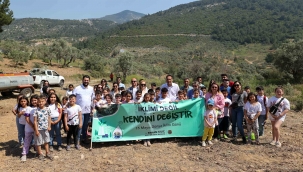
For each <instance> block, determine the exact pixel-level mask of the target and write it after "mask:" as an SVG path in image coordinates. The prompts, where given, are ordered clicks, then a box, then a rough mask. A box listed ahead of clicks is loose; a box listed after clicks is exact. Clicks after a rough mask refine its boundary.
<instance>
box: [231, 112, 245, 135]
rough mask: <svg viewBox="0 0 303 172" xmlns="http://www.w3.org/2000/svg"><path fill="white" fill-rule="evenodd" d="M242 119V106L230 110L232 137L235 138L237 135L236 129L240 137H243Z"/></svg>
mask: <svg viewBox="0 0 303 172" xmlns="http://www.w3.org/2000/svg"><path fill="white" fill-rule="evenodd" d="M243 117H244V110H243V106H239V107H237V108H235V109H232V110H231V119H232V131H233V136H234V137H237V133H238V131H237V129H238V130H239V131H240V134H241V136H242V137H245V135H244V130H243Z"/></svg>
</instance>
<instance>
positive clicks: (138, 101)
mask: <svg viewBox="0 0 303 172" xmlns="http://www.w3.org/2000/svg"><path fill="white" fill-rule="evenodd" d="M142 101H143V99H142V97H141V98H140V99H139V100H137V99H136V98H135V99H134V103H141V102H142Z"/></svg>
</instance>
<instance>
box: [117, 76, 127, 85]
mask: <svg viewBox="0 0 303 172" xmlns="http://www.w3.org/2000/svg"><path fill="white" fill-rule="evenodd" d="M117 83H118V85H119V88H121V87H123V88H125V85H124V84H123V83H122V82H121V77H120V76H118V77H117Z"/></svg>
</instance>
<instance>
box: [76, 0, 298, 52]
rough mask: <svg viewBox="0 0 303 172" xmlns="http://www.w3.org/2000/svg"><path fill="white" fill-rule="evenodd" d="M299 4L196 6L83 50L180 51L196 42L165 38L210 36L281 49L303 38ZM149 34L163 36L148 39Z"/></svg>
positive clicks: (131, 25) (266, 0) (208, 1)
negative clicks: (155, 48) (283, 44)
mask: <svg viewBox="0 0 303 172" xmlns="http://www.w3.org/2000/svg"><path fill="white" fill-rule="evenodd" d="M301 4H302V3H301V0H279V1H276V0H253V1H252V0H203V1H196V2H192V3H188V4H182V5H178V6H176V7H172V8H170V9H168V10H165V11H160V12H157V13H155V14H152V15H146V16H144V17H142V18H141V19H140V20H134V21H130V22H127V23H124V24H121V25H118V26H116V27H114V28H113V29H110V30H109V31H107V32H105V33H102V34H100V35H99V36H98V37H96V38H94V39H91V40H88V41H87V42H85V43H83V44H82V45H80V47H92V48H95V49H99V50H100V49H103V50H107V49H111V47H114V46H116V45H118V44H124V45H128V46H143V47H153V46H155V45H158V43H159V42H162V45H163V46H166V47H169V48H176V47H180V46H182V45H184V44H185V43H187V42H191V41H195V40H196V38H194V37H191V38H188V37H187V38H184V37H185V36H184V35H183V36H179V38H176V37H171V36H168V37H163V35H166V34H169V35H171V34H185V35H186V34H188V35H192V34H196V35H210V36H211V37H212V38H213V39H215V40H218V41H222V42H226V43H228V44H231V43H236V44H246V43H263V44H278V43H280V42H283V41H285V40H286V39H300V38H302V37H303V27H302V26H303V18H302V17H301V16H303V5H301ZM142 35H145V36H142ZM146 35H153V36H156V35H161V37H157V38H154V37H153V38H148V39H146ZM132 36H134V37H132ZM181 37H182V38H181ZM117 38H118V39H117ZM178 39H180V40H181V41H177V40H178ZM165 42H167V43H165ZM172 42H174V43H173V44H174V45H171V44H172ZM176 42H177V43H176ZM178 42H179V43H178Z"/></svg>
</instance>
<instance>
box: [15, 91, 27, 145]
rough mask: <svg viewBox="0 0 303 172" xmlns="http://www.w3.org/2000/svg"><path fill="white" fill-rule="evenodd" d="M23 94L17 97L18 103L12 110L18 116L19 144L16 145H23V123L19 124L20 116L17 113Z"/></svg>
mask: <svg viewBox="0 0 303 172" xmlns="http://www.w3.org/2000/svg"><path fill="white" fill-rule="evenodd" d="M22 96H23V94H19V95H18V97H17V104H16V105H15V106H14V108H13V110H12V112H13V114H14V115H15V116H16V126H17V131H18V141H19V144H18V145H16V147H19V146H21V145H23V141H24V140H23V139H24V137H23V132H22V125H20V124H19V117H18V115H17V109H18V104H19V100H20V99H21V98H22Z"/></svg>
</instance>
